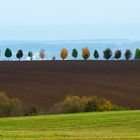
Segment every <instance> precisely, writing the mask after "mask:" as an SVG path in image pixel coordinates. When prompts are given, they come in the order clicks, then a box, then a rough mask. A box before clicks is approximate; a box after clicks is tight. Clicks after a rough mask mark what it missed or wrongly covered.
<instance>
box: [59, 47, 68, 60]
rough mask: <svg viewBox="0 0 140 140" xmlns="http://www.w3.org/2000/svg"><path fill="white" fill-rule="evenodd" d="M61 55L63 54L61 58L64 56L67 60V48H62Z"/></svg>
mask: <svg viewBox="0 0 140 140" xmlns="http://www.w3.org/2000/svg"><path fill="white" fill-rule="evenodd" d="M60 56H61V58H62V59H63V60H65V59H66V58H67V56H68V50H67V49H66V48H63V49H62V50H61V53H60Z"/></svg>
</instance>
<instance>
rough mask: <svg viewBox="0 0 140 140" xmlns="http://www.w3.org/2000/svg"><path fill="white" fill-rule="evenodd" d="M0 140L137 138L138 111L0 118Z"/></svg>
mask: <svg viewBox="0 0 140 140" xmlns="http://www.w3.org/2000/svg"><path fill="white" fill-rule="evenodd" d="M0 139H3V140H15V139H22V140H23V139H24V140H26V139H33V140H37V139H39V140H43V139H45V140H54V139H55V140H66V139H68V140H88V139H91V140H92V139H100V140H103V139H106V140H108V139H111V140H113V139H129V140H133V139H140V111H119V112H103V113H99V112H97V113H79V114H65V115H46V116H36V117H15V118H0Z"/></svg>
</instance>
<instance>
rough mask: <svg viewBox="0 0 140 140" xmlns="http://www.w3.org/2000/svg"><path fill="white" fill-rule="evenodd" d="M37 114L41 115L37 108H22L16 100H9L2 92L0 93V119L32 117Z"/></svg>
mask: <svg viewBox="0 0 140 140" xmlns="http://www.w3.org/2000/svg"><path fill="white" fill-rule="evenodd" d="M38 114H41V111H40V110H39V109H38V108H36V107H28V108H24V107H23V105H22V103H21V101H20V100H19V99H18V98H12V99H10V98H9V97H8V96H7V95H6V94H5V93H4V92H0V117H13V116H32V115H38Z"/></svg>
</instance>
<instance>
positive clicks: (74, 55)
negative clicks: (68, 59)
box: [72, 49, 78, 58]
mask: <svg viewBox="0 0 140 140" xmlns="http://www.w3.org/2000/svg"><path fill="white" fill-rule="evenodd" d="M77 56H78V51H77V50H76V49H73V50H72V57H73V58H77Z"/></svg>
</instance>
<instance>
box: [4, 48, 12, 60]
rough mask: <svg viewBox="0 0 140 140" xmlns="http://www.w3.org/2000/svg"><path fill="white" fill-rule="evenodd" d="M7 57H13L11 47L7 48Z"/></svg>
mask: <svg viewBox="0 0 140 140" xmlns="http://www.w3.org/2000/svg"><path fill="white" fill-rule="evenodd" d="M5 57H7V58H8V60H9V58H10V57H12V51H11V50H10V49H9V48H7V49H6V50H5Z"/></svg>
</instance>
